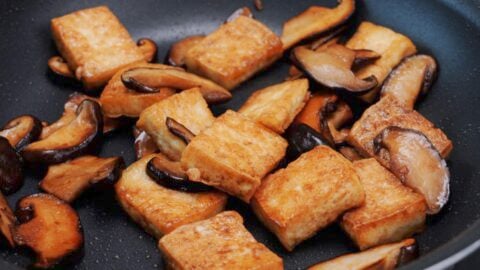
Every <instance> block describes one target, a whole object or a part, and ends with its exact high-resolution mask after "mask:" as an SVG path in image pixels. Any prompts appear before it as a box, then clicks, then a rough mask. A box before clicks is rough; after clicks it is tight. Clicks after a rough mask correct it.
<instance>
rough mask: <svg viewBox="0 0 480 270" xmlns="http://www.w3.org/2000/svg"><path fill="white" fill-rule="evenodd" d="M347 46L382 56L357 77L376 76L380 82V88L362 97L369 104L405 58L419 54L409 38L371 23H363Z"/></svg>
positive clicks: (362, 70)
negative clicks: (389, 75)
mask: <svg viewBox="0 0 480 270" xmlns="http://www.w3.org/2000/svg"><path fill="white" fill-rule="evenodd" d="M346 46H347V47H348V48H350V49H355V50H357V49H358V50H360V49H366V50H372V51H374V52H376V53H379V54H380V55H381V57H380V58H379V59H378V60H376V61H375V62H373V63H371V64H369V65H366V66H364V67H362V68H360V69H359V70H358V71H357V72H356V75H357V76H358V77H360V78H367V77H369V76H371V75H375V77H376V78H377V80H378V86H377V87H376V88H375V89H373V90H372V91H369V92H368V93H366V94H364V95H362V96H361V97H360V98H361V99H363V100H364V101H367V102H369V103H372V102H373V101H374V100H375V98H376V97H377V94H378V92H379V91H380V87H381V85H382V83H383V81H384V80H385V79H386V78H387V76H388V74H390V72H391V71H392V69H393V68H394V67H396V66H397V65H398V64H399V63H400V62H401V61H402V59H403V58H405V57H407V56H410V55H413V54H415V53H416V52H417V49H416V47H415V44H413V42H412V41H411V40H410V39H409V38H408V37H406V36H404V35H402V34H400V33H396V32H394V31H393V30H391V29H389V28H386V27H383V26H380V25H376V24H373V23H371V22H362V23H361V24H360V26H359V27H358V29H357V31H356V32H355V34H354V35H353V36H352V38H351V39H350V40H348V42H347V44H346Z"/></svg>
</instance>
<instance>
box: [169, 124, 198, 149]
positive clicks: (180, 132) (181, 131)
mask: <svg viewBox="0 0 480 270" xmlns="http://www.w3.org/2000/svg"><path fill="white" fill-rule="evenodd" d="M165 124H166V125H167V128H168V130H169V131H170V132H171V133H173V134H174V135H175V136H177V137H179V138H180V139H182V140H183V141H184V142H185V143H186V144H188V143H190V141H191V140H193V138H194V137H195V134H193V132H192V131H190V130H189V129H188V128H186V127H185V126H184V125H182V124H180V123H179V122H177V121H176V120H175V119H173V118H171V117H167V119H166V121H165Z"/></svg>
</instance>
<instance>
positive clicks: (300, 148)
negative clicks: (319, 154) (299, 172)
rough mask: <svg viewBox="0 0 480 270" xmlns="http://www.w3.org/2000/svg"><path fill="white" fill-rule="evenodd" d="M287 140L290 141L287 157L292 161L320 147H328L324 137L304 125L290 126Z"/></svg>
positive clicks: (286, 136)
mask: <svg viewBox="0 0 480 270" xmlns="http://www.w3.org/2000/svg"><path fill="white" fill-rule="evenodd" d="M285 138H286V139H287V141H288V147H287V154H286V157H287V159H288V160H290V161H292V160H295V159H297V158H298V157H299V156H300V155H301V154H303V153H305V152H308V151H310V150H312V149H313V148H315V147H316V146H318V145H326V143H325V141H324V139H323V137H322V135H321V134H320V133H318V132H317V131H316V130H314V129H313V128H311V127H310V126H308V125H306V124H304V123H300V124H293V125H292V126H290V127H289V128H288V129H287V132H286V133H285Z"/></svg>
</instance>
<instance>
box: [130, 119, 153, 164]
mask: <svg viewBox="0 0 480 270" xmlns="http://www.w3.org/2000/svg"><path fill="white" fill-rule="evenodd" d="M133 136H134V137H135V157H136V159H141V158H142V157H144V156H147V155H150V154H153V153H157V152H158V151H159V149H158V146H157V144H156V143H155V140H153V138H152V137H150V135H148V134H147V132H145V131H144V130H141V129H139V128H138V127H135V126H134V127H133Z"/></svg>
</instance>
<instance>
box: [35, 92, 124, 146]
mask: <svg viewBox="0 0 480 270" xmlns="http://www.w3.org/2000/svg"><path fill="white" fill-rule="evenodd" d="M86 99H89V100H93V101H96V102H99V101H98V99H96V98H93V97H90V96H87V95H84V94H81V93H77V92H75V93H73V94H71V95H70V96H69V97H68V100H67V101H66V102H65V105H63V114H62V116H61V117H60V119H58V120H57V121H55V122H53V123H52V124H50V125H46V126H45V127H43V129H42V133H41V135H40V139H42V140H43V139H45V138H47V137H48V136H50V135H51V134H52V133H54V132H55V131H57V130H58V129H60V128H62V127H64V126H66V125H68V124H69V123H70V122H72V121H73V120H74V119H75V118H76V112H77V108H78V106H79V105H80V103H82V102H83V101H84V100H86ZM99 104H100V102H99ZM124 122H127V121H126V120H125V119H123V118H121V117H119V118H110V117H107V116H105V115H104V117H103V133H104V134H107V133H109V132H112V131H114V130H116V129H118V128H120V127H121V126H123V125H124Z"/></svg>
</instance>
